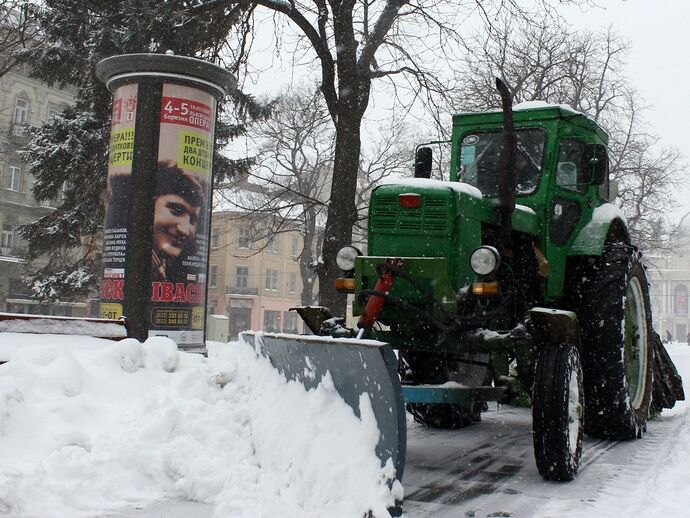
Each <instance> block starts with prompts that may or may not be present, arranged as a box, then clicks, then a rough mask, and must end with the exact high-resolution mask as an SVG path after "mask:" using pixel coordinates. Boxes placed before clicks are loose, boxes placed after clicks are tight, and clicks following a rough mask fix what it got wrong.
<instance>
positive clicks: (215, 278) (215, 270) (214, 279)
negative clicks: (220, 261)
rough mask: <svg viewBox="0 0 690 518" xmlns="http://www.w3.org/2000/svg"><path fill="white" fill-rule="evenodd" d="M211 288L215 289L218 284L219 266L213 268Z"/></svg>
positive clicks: (209, 281) (210, 279)
mask: <svg viewBox="0 0 690 518" xmlns="http://www.w3.org/2000/svg"><path fill="white" fill-rule="evenodd" d="M208 283H209V286H210V287H211V288H215V287H216V285H217V283H218V266H216V265H213V266H211V275H210V276H209V280H208Z"/></svg>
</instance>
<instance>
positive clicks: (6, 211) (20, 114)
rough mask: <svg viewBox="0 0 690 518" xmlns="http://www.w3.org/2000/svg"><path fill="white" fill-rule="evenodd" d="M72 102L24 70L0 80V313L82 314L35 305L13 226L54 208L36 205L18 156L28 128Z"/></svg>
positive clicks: (68, 307) (71, 307)
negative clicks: (24, 278) (24, 272)
mask: <svg viewBox="0 0 690 518" xmlns="http://www.w3.org/2000/svg"><path fill="white" fill-rule="evenodd" d="M73 99H74V92H71V91H68V90H61V89H58V88H51V87H49V86H46V85H45V84H43V83H41V82H39V81H37V80H35V79H31V78H30V77H29V75H28V68H27V67H17V68H14V69H13V70H12V71H10V72H8V73H6V74H5V75H3V76H2V77H0V232H1V233H0V270H1V271H0V311H11V312H18V313H41V314H58V315H83V314H84V313H85V311H86V304H84V303H72V304H67V303H64V304H39V303H38V301H36V300H33V299H31V297H30V290H29V289H28V287H27V286H25V285H24V284H23V282H22V273H23V270H24V267H25V265H26V261H25V260H24V257H25V255H26V251H27V247H26V243H24V242H22V240H21V239H20V238H19V237H18V236H17V233H16V228H17V226H19V225H21V224H24V223H28V222H31V221H35V220H36V219H38V218H40V217H41V216H44V215H46V214H48V213H49V212H50V211H51V210H54V209H53V208H52V207H54V206H55V205H56V203H57V200H56V201H55V202H50V203H37V202H36V201H35V200H34V199H33V197H32V195H31V188H32V185H33V178H32V177H31V175H30V174H29V173H28V167H27V165H26V164H25V163H23V162H22V161H21V159H20V158H19V155H18V153H17V152H18V151H19V150H20V149H22V147H24V146H25V145H26V143H27V142H28V138H29V133H28V129H29V128H30V127H31V126H40V125H42V124H43V123H44V122H45V121H47V120H48V119H49V118H50V117H51V116H53V115H55V114H58V113H60V112H61V111H62V110H63V109H64V108H65V107H66V106H68V105H69V104H71V103H72V102H73Z"/></svg>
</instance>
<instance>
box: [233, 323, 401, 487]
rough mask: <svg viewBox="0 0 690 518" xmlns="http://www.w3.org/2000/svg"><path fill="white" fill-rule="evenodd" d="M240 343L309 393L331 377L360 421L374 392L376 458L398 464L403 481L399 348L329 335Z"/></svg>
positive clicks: (246, 338) (248, 338)
mask: <svg viewBox="0 0 690 518" xmlns="http://www.w3.org/2000/svg"><path fill="white" fill-rule="evenodd" d="M240 340H242V341H243V342H245V343H247V344H249V345H250V346H252V347H253V348H254V349H255V350H256V351H257V353H259V354H262V355H263V356H265V357H267V358H268V359H269V360H270V362H271V364H272V365H273V366H274V367H275V368H276V369H277V370H278V371H279V372H281V373H282V374H283V375H284V376H285V378H286V379H288V380H294V381H298V382H299V383H301V384H302V385H304V387H305V388H306V389H307V390H309V389H311V388H315V387H316V386H317V385H318V384H319V383H320V382H321V379H322V378H323V376H324V375H326V373H330V374H331V378H332V379H333V384H334V386H335V388H336V390H337V391H338V393H339V394H340V396H341V397H342V398H343V400H344V401H345V403H347V404H348V405H349V406H350V407H351V408H352V410H353V412H354V413H355V415H356V416H357V417H360V411H359V398H360V395H361V394H368V395H369V399H370V401H371V406H372V410H373V412H374V416H375V417H376V422H377V425H378V428H379V431H380V436H379V442H378V445H377V447H376V455H377V456H378V458H379V459H380V460H381V465H382V466H383V465H384V464H385V463H386V462H387V461H388V459H391V460H392V461H393V465H394V467H395V473H396V478H397V480H402V475H403V470H404V468H405V448H406V429H405V405H404V402H403V397H402V389H401V387H400V379H399V378H398V373H397V364H398V361H397V358H396V356H395V353H394V352H393V349H392V348H391V347H390V346H389V345H388V344H385V343H383V342H378V341H374V340H356V339H351V338H330V337H323V336H307V335H288V334H272V333H253V332H250V331H246V332H243V333H240Z"/></svg>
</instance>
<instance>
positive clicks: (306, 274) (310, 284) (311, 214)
mask: <svg viewBox="0 0 690 518" xmlns="http://www.w3.org/2000/svg"><path fill="white" fill-rule="evenodd" d="M305 215H306V218H305V222H304V248H303V249H302V253H301V254H300V257H299V271H300V275H301V277H302V294H301V296H300V303H301V304H302V305H303V306H309V305H311V304H313V303H314V283H315V280H316V272H315V271H314V266H313V265H314V252H315V250H316V244H317V235H316V210H315V209H314V208H313V207H311V208H309V209H307V210H306V211H305Z"/></svg>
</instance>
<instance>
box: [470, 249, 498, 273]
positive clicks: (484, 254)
mask: <svg viewBox="0 0 690 518" xmlns="http://www.w3.org/2000/svg"><path fill="white" fill-rule="evenodd" d="M499 264H501V256H500V255H499V253H498V250H496V249H495V248H494V247H493V246H480V247H479V248H477V249H476V250H475V251H474V252H472V255H471V256H470V267H471V268H472V271H473V272H474V273H476V274H477V275H489V274H492V273H494V272H495V271H496V270H498V265H499Z"/></svg>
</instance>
